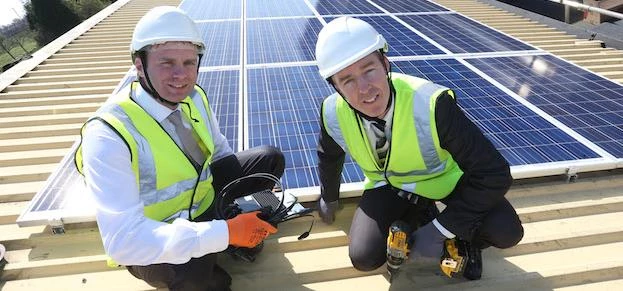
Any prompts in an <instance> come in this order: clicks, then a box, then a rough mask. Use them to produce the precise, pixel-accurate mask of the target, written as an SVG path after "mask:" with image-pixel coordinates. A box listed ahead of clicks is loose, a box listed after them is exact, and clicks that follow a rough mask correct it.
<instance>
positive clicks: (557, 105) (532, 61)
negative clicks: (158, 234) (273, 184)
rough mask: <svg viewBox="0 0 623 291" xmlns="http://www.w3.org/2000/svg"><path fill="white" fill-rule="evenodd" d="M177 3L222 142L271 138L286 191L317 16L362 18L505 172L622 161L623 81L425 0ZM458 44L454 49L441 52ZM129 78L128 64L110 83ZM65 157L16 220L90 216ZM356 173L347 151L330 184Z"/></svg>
mask: <svg viewBox="0 0 623 291" xmlns="http://www.w3.org/2000/svg"><path fill="white" fill-rule="evenodd" d="M180 7H181V8H182V9H183V10H185V11H187V13H188V14H189V15H190V16H191V17H192V18H193V19H194V20H195V21H196V23H198V26H199V28H200V30H201V33H202V34H203V37H204V40H205V41H206V43H207V50H206V53H205V55H204V59H203V60H202V63H201V68H200V69H201V71H200V74H199V80H198V83H199V84H200V85H201V86H202V87H203V88H204V89H205V90H206V93H207V95H208V98H209V100H210V102H211V106H212V108H213V109H214V111H215V114H216V117H217V120H218V122H219V126H220V128H221V131H222V133H223V134H224V135H225V137H226V138H227V139H228V140H229V142H230V145H231V146H232V148H233V149H234V150H240V149H247V148H249V147H253V146H258V145H263V144H272V145H276V146H278V147H280V148H281V149H282V150H283V152H284V154H285V155H286V170H285V174H284V177H283V179H282V181H283V184H284V186H285V187H287V188H288V189H295V188H307V187H312V186H317V185H318V177H317V170H316V162H317V161H316V159H317V156H316V145H317V135H318V130H319V121H318V119H319V109H320V103H321V102H322V100H323V98H324V97H325V96H327V95H329V94H332V93H333V89H332V88H331V87H330V86H329V85H327V83H326V82H325V81H324V80H322V79H321V78H320V76H319V75H318V73H317V68H316V67H315V66H313V65H312V64H313V61H314V49H315V43H316V39H317V35H318V33H319V32H320V30H321V28H322V27H323V26H322V22H323V21H324V20H325V19H320V18H317V17H318V15H321V17H327V16H328V17H327V18H326V19H327V20H330V19H331V17H338V16H342V15H353V16H356V17H360V18H362V19H364V20H365V21H367V22H369V23H370V24H371V25H373V26H374V27H375V28H376V29H378V30H379V31H380V32H381V33H382V34H383V35H384V37H385V38H386V39H387V40H388V41H389V44H390V53H389V56H390V58H391V59H392V60H393V62H392V63H393V64H394V65H395V66H394V69H395V70H397V71H401V72H405V73H408V74H413V75H416V76H421V77H425V78H428V79H430V80H432V81H434V82H437V83H440V84H442V85H445V86H448V87H450V88H453V89H455V90H456V92H457V100H458V103H459V105H460V106H461V107H462V108H463V109H464V111H465V112H466V114H467V116H468V117H469V118H470V119H471V120H473V121H474V122H475V124H476V125H477V126H478V127H479V128H480V129H482V131H483V132H484V134H485V136H486V137H487V138H489V139H490V140H491V141H492V142H493V144H494V145H495V146H496V148H498V149H499V150H500V152H501V153H502V154H503V155H504V157H505V158H506V159H507V160H508V161H509V163H510V164H511V165H513V167H512V171H513V175H514V176H515V177H536V176H543V175H553V174H562V173H565V171H567V170H570V169H571V168H575V169H574V170H577V171H592V170H602V169H611V168H614V167H617V166H618V167H621V166H623V163H621V159H623V107H622V106H623V105H622V104H623V100H622V99H623V87H621V86H620V85H618V84H615V83H613V82H610V81H608V80H606V79H603V78H601V77H599V76H597V75H594V74H592V73H590V72H588V71H585V70H583V69H580V68H578V67H576V66H574V65H571V64H569V63H566V62H564V61H562V60H559V59H557V58H555V57H553V56H550V55H547V54H546V53H545V52H543V51H540V50H538V49H536V48H534V47H532V46H530V45H528V44H526V43H523V42H521V41H519V40H517V39H515V38H513V37H511V36H508V35H506V34H504V33H501V32H499V31H496V30H495V29H492V28H490V27H487V26H485V25H482V24H480V23H478V22H476V21H474V20H470V19H469V18H467V17H465V16H462V15H460V14H458V13H455V12H453V11H446V9H444V8H443V7H441V6H439V5H436V4H434V3H433V2H432V1H425V0H392V1H372V0H343V1H335V0H288V1H286V0H283V1H278V0H262V1H253V0H245V1H236V0H211V1H202V0H200V1H192V0H184V1H183V3H182V4H181V5H180ZM243 8H244V9H243ZM243 10H244V11H245V13H244V14H243ZM387 12H389V14H388V13H387ZM392 13H400V14H393V15H392ZM405 13H406V14H405ZM390 15H391V16H390ZM397 19H399V20H400V21H398V20H397ZM242 21H245V22H242ZM403 23H406V24H407V25H408V26H411V27H406V26H405V27H403V25H404V24H403ZM412 28H413V29H415V30H417V32H418V33H416V32H414V31H413V30H412ZM241 40H242V41H243V42H244V43H241V42H240V41H241ZM433 42H434V43H433ZM241 47H244V48H246V51H241V49H240V48H241ZM459 53H461V54H465V55H453V54H459ZM473 53H478V54H477V55H473ZM502 55H504V57H502ZM459 57H461V58H459ZM241 60H244V61H241ZM133 78H134V77H133V75H132V74H131V73H129V74H128V76H126V77H124V79H123V80H122V81H121V82H120V85H119V86H123V85H124V84H127V83H128V82H129V81H130V80H132V79H133ZM241 84H243V87H240V86H241ZM521 98H524V99H521ZM241 112H244V114H243V115H241ZM71 154H72V153H69V154H68V155H67V156H66V157H65V158H64V159H63V161H61V163H60V165H59V169H58V170H56V171H55V172H54V173H53V174H52V175H51V176H50V178H49V179H48V181H47V183H46V185H47V186H46V187H45V189H43V190H42V191H40V192H39V193H37V195H36V196H35V197H34V198H33V200H32V202H31V203H30V204H29V206H28V211H25V215H20V217H19V218H18V223H19V224H20V226H24V225H33V223H38V224H46V223H50V221H54V220H57V219H61V220H62V221H64V222H66V223H71V222H82V221H93V220H94V217H93V215H94V214H93V213H94V212H93V208H92V206H90V205H91V204H89V201H85V197H86V196H85V195H83V193H84V184H83V182H82V180H81V179H80V178H79V176H78V174H77V172H76V170H75V167H74V164H73V162H72V157H71ZM614 157H616V158H618V159H615V158H614ZM362 180H363V175H362V173H361V171H360V170H359V168H358V166H357V165H356V164H354V163H353V162H352V161H351V160H350V158H348V157H347V160H346V164H345V165H344V170H343V173H342V182H344V183H354V182H358V181H362ZM357 185H359V184H357ZM350 186H351V185H348V187H350ZM357 187H359V186H354V187H352V188H353V189H352V190H360V188H357ZM345 188H347V187H346V186H345V185H343V186H342V189H345ZM303 190H304V192H305V195H309V196H308V197H315V196H313V195H314V194H318V188H313V189H303Z"/></svg>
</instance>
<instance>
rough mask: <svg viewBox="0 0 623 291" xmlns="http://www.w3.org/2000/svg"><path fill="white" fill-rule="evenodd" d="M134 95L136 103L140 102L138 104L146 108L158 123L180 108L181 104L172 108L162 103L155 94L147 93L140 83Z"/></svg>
mask: <svg viewBox="0 0 623 291" xmlns="http://www.w3.org/2000/svg"><path fill="white" fill-rule="evenodd" d="M134 97H135V101H136V103H138V105H139V106H141V108H143V110H145V112H147V114H149V115H151V117H153V118H154V119H155V120H156V121H157V122H158V123H161V122H162V121H163V120H165V119H166V118H167V117H169V115H171V112H173V111H175V110H180V106H179V105H178V106H177V108H176V109H174V110H171V109H170V108H169V107H166V106H164V105H162V104H160V102H158V101H156V99H155V98H154V97H153V96H151V95H150V94H149V93H147V91H145V89H143V87H141V85H140V84H138V86H136V90H135V92H134Z"/></svg>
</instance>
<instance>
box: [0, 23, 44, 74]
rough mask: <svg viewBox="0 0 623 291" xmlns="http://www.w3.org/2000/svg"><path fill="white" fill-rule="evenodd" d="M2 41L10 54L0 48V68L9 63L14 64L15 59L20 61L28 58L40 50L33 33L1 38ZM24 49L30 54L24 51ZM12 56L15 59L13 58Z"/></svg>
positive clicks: (21, 33)
mask: <svg viewBox="0 0 623 291" xmlns="http://www.w3.org/2000/svg"><path fill="white" fill-rule="evenodd" d="M0 40H1V41H2V44H3V46H4V47H6V48H7V49H9V51H10V54H9V53H8V52H7V51H5V50H4V49H1V48H0V68H2V67H4V65H6V64H8V63H11V62H14V61H15V59H18V60H19V59H21V58H23V57H26V56H27V55H28V54H29V53H32V52H33V51H35V50H37V49H38V48H39V46H38V45H37V42H36V41H35V37H34V33H33V32H32V31H23V32H20V33H19V34H17V35H14V36H12V37H9V38H1V37H0ZM22 47H24V48H22ZM24 49H26V50H27V51H28V52H26V51H24ZM11 55H12V56H13V57H11ZM0 71H1V69H0Z"/></svg>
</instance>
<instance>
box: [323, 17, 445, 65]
mask: <svg viewBox="0 0 623 291" xmlns="http://www.w3.org/2000/svg"><path fill="white" fill-rule="evenodd" d="M335 18H336V17H323V19H324V20H325V21H326V22H327V23H328V22H330V21H331V20H333V19H335ZM356 18H358V19H361V20H363V21H365V22H367V23H369V24H370V25H372V27H374V28H375V29H376V30H377V31H378V32H379V33H380V34H381V35H383V36H384V38H385V40H386V41H387V43H388V44H389V51H388V53H387V56H390V57H394V56H421V55H438V54H446V53H445V52H444V51H443V50H441V49H439V48H438V47H436V46H435V45H434V44H433V43H431V42H429V41H427V40H426V39H424V38H423V37H421V36H420V35H418V34H417V33H415V32H413V31H412V30H411V29H409V28H408V27H406V26H404V25H403V24H402V23H400V22H399V21H397V20H396V19H394V18H392V17H391V16H389V15H373V16H356Z"/></svg>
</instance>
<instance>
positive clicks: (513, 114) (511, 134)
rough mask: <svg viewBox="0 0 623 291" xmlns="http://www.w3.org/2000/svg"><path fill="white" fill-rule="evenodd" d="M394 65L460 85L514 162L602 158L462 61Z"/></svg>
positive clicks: (467, 103)
mask: <svg viewBox="0 0 623 291" xmlns="http://www.w3.org/2000/svg"><path fill="white" fill-rule="evenodd" d="M394 64H395V67H396V68H397V70H398V71H400V72H402V73H405V74H409V75H413V76H418V77H421V78H425V79H429V80H431V81H433V82H435V83H438V84H441V85H444V86H446V87H449V88H452V89H455V92H456V93H457V96H456V98H457V102H458V104H459V105H460V106H461V107H462V108H463V110H464V111H465V113H466V114H467V116H468V117H469V118H470V119H471V120H472V121H473V122H474V123H476V125H477V126H478V127H479V128H480V129H481V130H482V131H483V133H484V134H485V136H486V137H487V138H489V140H491V142H492V143H493V144H494V145H495V147H496V148H497V149H498V150H499V151H500V152H501V153H502V155H503V156H504V157H505V158H506V159H507V160H508V162H509V164H510V165H511V166H518V165H527V164H539V163H550V162H559V161H569V160H579V159H588V158H598V157H600V156H599V155H598V154H597V153H595V152H593V151H592V150H590V149H589V148H588V147H586V146H584V145H583V144H581V143H580V142H578V141H577V140H575V139H574V138H572V137H571V136H569V135H568V134H566V133H565V132H563V131H562V130H561V129H559V128H557V127H556V126H554V125H553V124H551V123H549V122H548V121H546V120H545V119H544V118H542V117H540V116H538V115H537V114H536V113H535V112H533V111H531V110H530V109H529V108H527V107H526V106H524V105H523V104H521V103H519V102H518V101H517V100H515V99H514V98H512V97H511V96H509V95H508V94H506V93H505V92H503V91H502V90H500V89H499V88H497V87H495V86H494V85H493V84H491V83H489V82H488V81H487V80H485V79H483V78H482V77H481V76H479V75H477V74H476V73H475V72H473V71H472V70H470V69H469V68H467V67H465V66H464V65H463V64H461V63H459V62H458V61H457V60H454V59H445V60H421V61H403V62H394Z"/></svg>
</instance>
